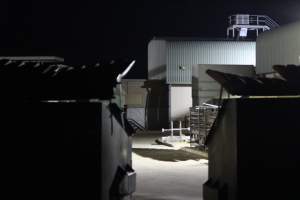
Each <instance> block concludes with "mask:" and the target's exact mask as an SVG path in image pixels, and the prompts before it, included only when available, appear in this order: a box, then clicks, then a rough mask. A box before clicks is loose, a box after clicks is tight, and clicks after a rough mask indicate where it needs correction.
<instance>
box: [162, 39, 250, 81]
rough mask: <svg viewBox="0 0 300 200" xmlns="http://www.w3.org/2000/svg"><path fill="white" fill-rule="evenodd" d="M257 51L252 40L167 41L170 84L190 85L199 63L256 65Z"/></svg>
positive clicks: (167, 65) (167, 64)
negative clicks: (194, 69) (193, 69)
mask: <svg viewBox="0 0 300 200" xmlns="http://www.w3.org/2000/svg"><path fill="white" fill-rule="evenodd" d="M255 51H256V44H255V42H249V41H167V43H166V56H167V58H166V67H167V83H168V84H191V83H192V66H193V65H196V64H213V65H218V64H219V65H255V64H256V54H255Z"/></svg>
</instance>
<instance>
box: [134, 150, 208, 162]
mask: <svg viewBox="0 0 300 200" xmlns="http://www.w3.org/2000/svg"><path fill="white" fill-rule="evenodd" d="M133 152H134V153H136V154H137V155H139V156H142V157H147V158H152V159H154V160H159V161H169V162H178V161H186V160H200V159H206V158H205V157H203V156H201V155H197V154H192V153H189V152H186V151H183V150H180V149H179V150H173V149H133Z"/></svg>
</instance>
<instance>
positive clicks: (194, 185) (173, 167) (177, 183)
mask: <svg viewBox="0 0 300 200" xmlns="http://www.w3.org/2000/svg"><path fill="white" fill-rule="evenodd" d="M159 136H160V135H159V134H140V135H137V136H135V137H134V138H133V148H134V149H133V155H132V160H133V168H134V169H135V170H136V172H137V188H136V192H135V193H134V195H133V196H134V200H183V199H185V200H201V199H202V184H203V183H204V182H205V181H206V180H207V173H208V171H207V170H208V164H207V160H206V159H205V158H204V157H202V156H201V155H197V154H192V153H188V152H186V151H183V150H180V149H178V148H174V147H168V146H164V145H158V144H156V143H155V139H157V138H158V137H159Z"/></svg>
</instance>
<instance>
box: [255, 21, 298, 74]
mask: <svg viewBox="0 0 300 200" xmlns="http://www.w3.org/2000/svg"><path fill="white" fill-rule="evenodd" d="M256 55H257V68H256V71H257V73H269V72H272V71H273V70H272V66H273V65H277V64H282V65H287V64H295V65H299V64H300V22H295V23H291V24H288V25H285V26H282V27H280V28H277V29H274V30H272V31H267V32H264V33H262V34H260V35H259V37H258V38H257V46H256Z"/></svg>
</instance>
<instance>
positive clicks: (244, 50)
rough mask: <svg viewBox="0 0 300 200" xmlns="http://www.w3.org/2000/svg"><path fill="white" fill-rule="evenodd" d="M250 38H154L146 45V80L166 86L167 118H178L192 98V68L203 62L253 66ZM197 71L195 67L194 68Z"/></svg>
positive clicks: (196, 75)
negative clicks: (244, 39) (161, 82)
mask: <svg viewBox="0 0 300 200" xmlns="http://www.w3.org/2000/svg"><path fill="white" fill-rule="evenodd" d="M255 52H256V43H255V42H254V41H236V40H227V39H226V40H206V39H194V38H154V39H153V40H151V41H150V42H149V45H148V79H149V80H157V79H159V80H165V81H166V84H168V85H169V91H168V93H169V95H168V97H169V108H168V109H169V120H182V119H183V117H184V116H185V115H186V114H188V110H189V107H191V106H192V105H193V104H194V105H195V104H199V103H200V102H194V103H193V100H192V84H193V81H192V80H193V77H198V74H197V73H196V74H194V73H193V71H195V68H196V69H197V67H199V66H203V65H223V66H224V67H226V65H243V66H255V64H256V53H255ZM196 71H197V70H196Z"/></svg>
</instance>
